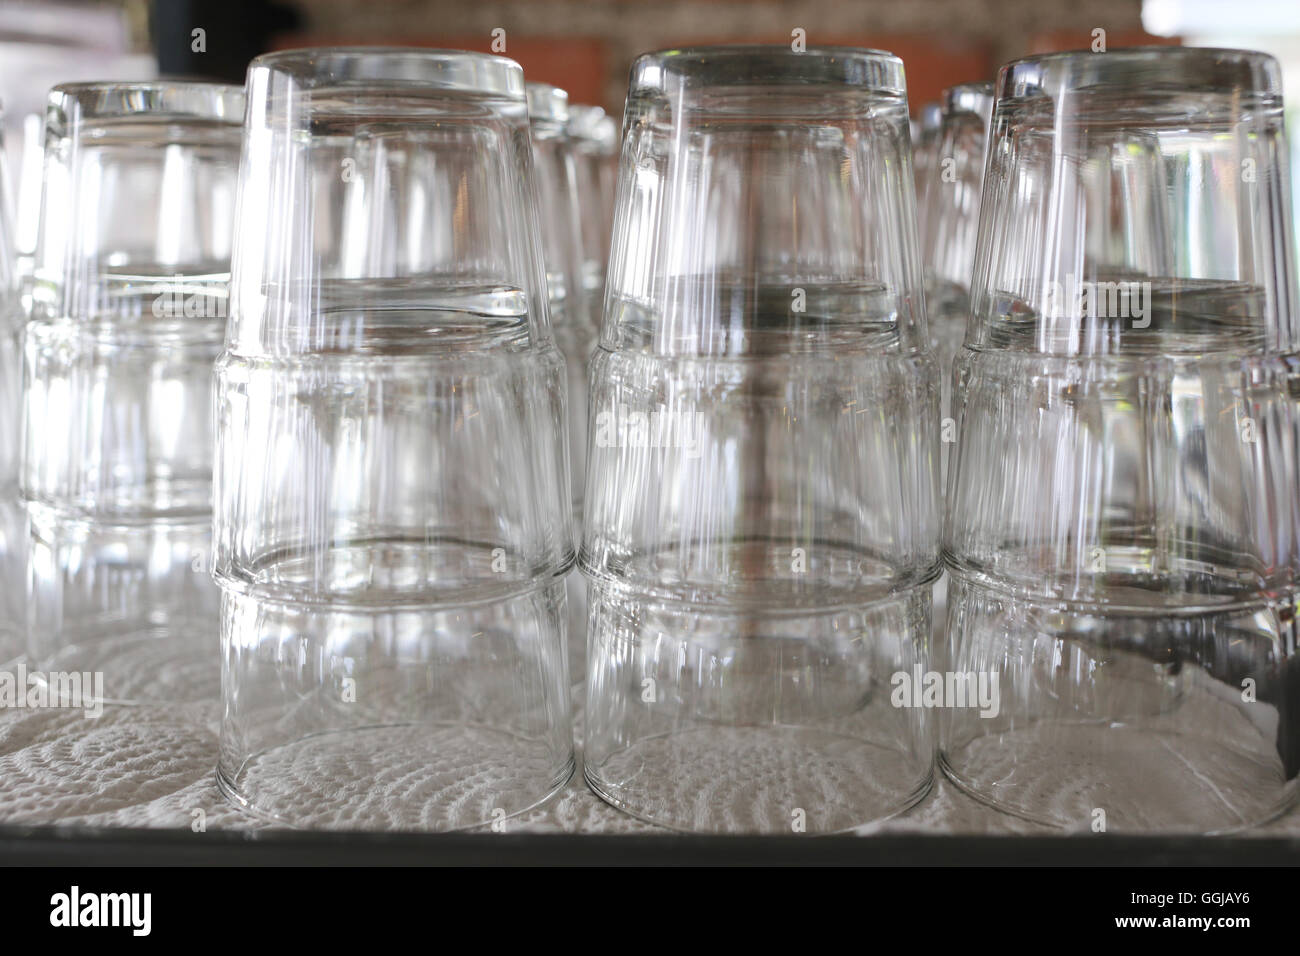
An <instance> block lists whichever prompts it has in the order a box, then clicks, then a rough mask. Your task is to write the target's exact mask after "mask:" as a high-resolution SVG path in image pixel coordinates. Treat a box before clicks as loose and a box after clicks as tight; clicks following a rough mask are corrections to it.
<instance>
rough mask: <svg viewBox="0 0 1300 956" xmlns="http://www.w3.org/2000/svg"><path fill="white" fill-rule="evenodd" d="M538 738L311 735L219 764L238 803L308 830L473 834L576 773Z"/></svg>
mask: <svg viewBox="0 0 1300 956" xmlns="http://www.w3.org/2000/svg"><path fill="white" fill-rule="evenodd" d="M554 763H555V755H554V752H553V750H552V749H551V747H550V746H549V745H548V743H547V742H545V741H537V740H529V739H527V738H523V737H519V736H517V735H514V734H510V733H506V732H503V731H501V730H497V729H494V728H491V727H480V726H474V725H466V724H426V723H408V724H395V725H389V726H380V727H358V728H355V729H351V730H342V731H335V732H329V733H322V734H317V735H314V736H310V737H306V738H303V739H301V740H296V741H294V742H293V743H290V744H286V745H284V746H280V747H275V748H273V749H271V750H267V751H263V752H262V753H258V754H254V755H253V756H251V757H249V758H248V759H246V760H244V761H243V762H242V763H241V764H240V765H239V766H238V767H234V768H228V767H227V766H226V764H225V762H224V761H223V762H222V764H221V765H219V766H218V768H217V785H218V787H219V788H220V789H221V792H222V794H223V795H224V796H225V797H226V799H227V800H229V801H230V802H231V803H233V804H234V805H235V806H236V807H238V808H240V809H242V810H246V811H249V812H252V813H254V814H255V815H257V816H260V817H262V818H264V819H267V820H271V821H273V822H275V823H278V824H281V825H284V826H290V827H295V828H306V829H313V830H322V829H323V830H421V831H440V832H441V831H449V830H472V829H476V828H479V827H485V826H486V827H492V826H497V825H499V824H500V823H501V821H504V820H506V819H509V818H510V817H514V816H517V815H519V814H521V813H524V812H526V811H528V810H531V809H532V808H534V807H536V806H538V805H539V804H542V803H545V802H546V801H547V800H549V799H550V798H551V797H552V796H554V795H555V794H556V793H558V792H559V791H560V790H561V789H563V787H564V786H565V785H566V784H567V783H568V782H569V779H570V778H571V777H572V776H573V770H574V761H573V759H572V757H571V758H570V759H569V762H568V763H567V764H566V765H564V766H562V767H561V768H560V770H559V772H558V773H556V772H554V771H553V769H552V768H553V767H554Z"/></svg>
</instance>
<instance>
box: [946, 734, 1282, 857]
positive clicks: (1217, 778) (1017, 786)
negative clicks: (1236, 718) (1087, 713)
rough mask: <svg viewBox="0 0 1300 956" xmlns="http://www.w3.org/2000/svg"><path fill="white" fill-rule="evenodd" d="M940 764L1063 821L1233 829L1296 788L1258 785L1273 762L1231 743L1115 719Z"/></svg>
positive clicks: (1029, 810) (1004, 798)
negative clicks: (1265, 762)
mask: <svg viewBox="0 0 1300 956" xmlns="http://www.w3.org/2000/svg"><path fill="white" fill-rule="evenodd" d="M1063 764H1065V765H1068V770H1067V769H1066V766H1063ZM939 765H940V767H941V768H942V770H943V773H944V776H946V777H947V778H948V779H949V780H951V781H952V782H953V783H954V784H956V785H957V787H958V788H960V789H961V790H963V791H965V792H966V793H967V794H969V795H970V796H972V797H974V798H975V799H977V800H979V801H980V802H981V803H984V804H987V805H988V806H990V807H993V808H994V809H995V810H1000V811H1002V812H1003V813H1009V814H1011V815H1012V816H1016V817H1020V818H1021V819H1023V820H1028V821H1030V822H1031V823H1038V824H1041V825H1043V826H1048V827H1053V828H1058V829H1065V830H1078V831H1094V830H1095V831H1098V832H1150V833H1158V832H1188V833H1202V832H1204V833H1227V832H1232V831H1235V830H1242V829H1247V828H1249V827H1252V826H1258V825H1259V824H1262V823H1267V822H1268V821H1270V820H1273V819H1276V818H1277V817H1279V816H1281V815H1282V814H1284V813H1286V812H1287V811H1288V810H1289V809H1290V808H1291V807H1292V806H1294V805H1295V802H1296V795H1297V790H1296V787H1295V784H1294V781H1292V783H1291V784H1289V785H1287V786H1276V785H1275V786H1268V787H1265V788H1264V789H1263V790H1262V791H1260V792H1257V791H1256V790H1255V789H1254V783H1253V782H1254V781H1259V780H1263V779H1266V778H1267V777H1268V776H1269V775H1270V768H1269V767H1267V766H1265V765H1263V764H1262V763H1261V762H1259V761H1256V760H1253V759H1251V758H1250V757H1248V756H1246V755H1244V754H1242V753H1240V752H1239V751H1237V750H1234V749H1233V748H1232V747H1230V746H1226V745H1223V744H1220V743H1218V742H1216V741H1214V740H1209V739H1206V738H1204V737H1197V736H1195V735H1192V734H1179V733H1173V732H1169V733H1159V732H1155V731H1150V730H1143V729H1141V728H1131V727H1124V726H1116V725H1112V724H1083V723H1076V724H1070V723H1062V722H1052V723H1050V724H1046V725H1041V726H1037V727H1029V728H1026V729H1025V730H1023V731H1021V732H1018V733H1013V734H1003V735H1002V736H1001V737H1000V738H998V739H996V740H995V739H994V738H991V737H983V738H979V739H978V740H976V741H974V742H973V743H972V744H971V745H970V746H968V747H966V748H963V749H962V750H960V751H957V752H954V753H952V754H949V753H946V752H941V753H940V756H939ZM967 771H969V772H967ZM1098 811H1101V814H1099V813H1098ZM1103 814H1104V815H1103Z"/></svg>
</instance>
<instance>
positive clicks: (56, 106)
mask: <svg viewBox="0 0 1300 956" xmlns="http://www.w3.org/2000/svg"><path fill="white" fill-rule="evenodd" d="M243 109H244V97H243V92H242V90H240V89H238V88H236V87H229V86H216V85H209V84H202V83H175V82H158V83H142V84H111V83H110V84H74V85H68V86H61V87H56V88H55V89H54V90H53V91H52V92H51V94H50V100H49V109H48V112H47V116H46V131H45V144H46V145H45V165H44V183H43V188H42V197H41V213H40V219H39V228H38V240H37V247H36V261H35V265H34V274H33V276H32V280H31V306H30V308H31V312H30V315H29V317H28V320H27V322H26V324H25V327H24V333H23V363H24V368H23V376H22V399H21V404H22V421H23V430H24V431H23V433H24V437H23V442H22V452H21V463H20V473H21V488H22V496H23V500H24V502H25V506H26V510H27V517H28V519H29V521H30V540H29V550H28V554H27V560H28V578H29V587H30V592H29V606H28V609H27V631H28V634H27V637H28V652H29V656H30V657H31V659H32V666H34V667H36V668H39V669H40V670H41V672H43V673H49V672H67V671H72V672H82V673H85V672H91V673H94V672H99V673H102V675H103V678H102V680H103V683H102V687H103V691H104V696H105V699H106V700H109V701H119V702H190V701H212V702H215V701H216V700H217V699H218V690H219V669H218V659H217V655H216V649H217V613H218V604H217V592H216V588H215V587H213V585H212V583H211V581H210V580H209V576H208V571H209V568H208V564H209V545H210V534H211V522H212V447H213V433H212V404H211V402H212V365H213V362H214V361H215V359H216V357H217V354H218V352H219V351H220V347H221V336H222V332H223V330H224V327H225V315H226V296H227V284H228V280H229V271H230V242H231V224H232V221H233V218H234V207H235V185H236V172H237V169H238V163H239V143H240V129H241V120H242V116H243Z"/></svg>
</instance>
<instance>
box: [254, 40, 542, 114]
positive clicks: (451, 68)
mask: <svg viewBox="0 0 1300 956" xmlns="http://www.w3.org/2000/svg"><path fill="white" fill-rule="evenodd" d="M366 67H369V69H366ZM381 67H387V69H381ZM344 68H346V69H344ZM263 71H264V72H269V73H275V74H279V75H281V76H285V77H288V78H289V79H290V80H291V81H293V82H294V83H295V84H298V85H300V86H302V87H303V88H304V89H307V90H313V89H337V88H340V87H347V86H358V85H364V86H365V87H367V88H370V89H393V90H405V91H410V90H416V89H419V90H424V91H426V92H429V93H447V92H462V93H479V94H484V95H491V96H497V97H503V98H507V99H511V100H517V101H519V102H523V101H524V100H525V96H526V94H525V89H524V88H525V83H524V71H523V67H521V66H520V65H519V64H518V63H517V62H515V61H514V60H512V59H510V58H509V57H504V56H498V55H496V54H494V53H478V52H475V51H472V50H452V49H443V48H435V47H417V46H322V47H296V48H293V49H287V50H275V51H273V52H271V53H263V54H261V55H259V56H256V57H254V58H253V59H252V60H251V61H250V62H249V64H248V75H249V77H250V78H251V77H252V76H253V75H254V74H255V73H258V72H263ZM250 88H251V87H250Z"/></svg>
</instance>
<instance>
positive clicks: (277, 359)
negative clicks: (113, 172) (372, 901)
mask: <svg viewBox="0 0 1300 956" xmlns="http://www.w3.org/2000/svg"><path fill="white" fill-rule="evenodd" d="M248 90H249V97H250V100H249V110H248V118H247V123H246V128H245V145H244V153H243V159H242V163H241V167H240V198H239V206H238V213H237V220H236V230H235V237H236V238H235V250H234V260H233V266H232V276H231V315H230V322H229V328H228V332H227V338H226V346H225V351H224V352H223V353H222V356H221V358H220V360H219V362H218V386H217V405H218V410H217V411H218V435H217V464H216V473H215V482H216V489H215V495H216V518H215V548H214V550H215V559H214V564H215V567H214V575H215V578H216V580H217V583H218V584H219V585H220V587H221V590H222V612H221V613H222V620H221V641H222V655H223V660H222V690H223V696H224V700H225V714H224V717H223V720H222V726H221V742H220V762H219V767H218V783H219V785H220V786H221V788H222V790H223V791H224V793H225V794H226V795H227V797H229V798H230V799H231V800H232V801H233V802H234V803H235V804H237V805H238V806H241V807H244V808H246V809H249V810H251V811H254V812H255V813H257V814H260V815H262V816H263V817H268V818H271V819H274V820H276V821H279V822H281V823H285V824H289V825H301V826H314V827H341V828H350V829H428V830H445V829H455V828H466V827H473V826H478V825H482V824H496V823H498V821H501V820H504V818H506V817H508V816H510V815H513V814H515V813H518V812H520V811H522V810H525V809H527V808H529V807H531V806H533V805H535V804H537V803H538V802H540V801H542V800H544V799H546V798H547V797H549V796H550V795H551V794H553V793H554V792H555V791H556V790H558V789H559V788H560V787H562V786H563V785H564V783H565V782H566V781H567V780H568V779H569V777H570V775H571V774H572V771H573V766H574V757H573V741H572V732H571V725H570V714H569V697H568V691H569V681H568V673H567V666H566V660H565V656H566V655H565V599H564V578H565V575H566V574H567V573H568V571H569V569H570V567H571V566H572V563H573V544H572V517H571V504H570V500H569V484H568V467H567V456H566V446H565V386H564V377H565V370H564V362H563V359H562V358H561V356H560V354H559V352H558V350H557V349H556V347H555V345H554V342H553V339H552V335H551V327H550V319H549V312H548V304H547V284H546V279H545V273H544V269H543V261H542V242H541V227H540V221H539V216H538V199H537V195H536V185H535V181H534V173H533V159H532V149H531V144H530V140H529V130H528V113H527V105H526V99H525V92H524V82H523V74H522V71H521V70H520V68H519V66H518V64H516V63H514V62H512V61H510V60H506V59H502V58H498V57H493V56H483V55H478V54H472V53H461V52H449V51H436V50H401V49H382V48H381V49H374V48H371V49H316V50H301V51H289V52H283V53H274V54H269V55H266V56H262V57H259V58H257V59H255V60H254V61H253V63H252V64H251V65H250V68H249V74H248Z"/></svg>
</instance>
